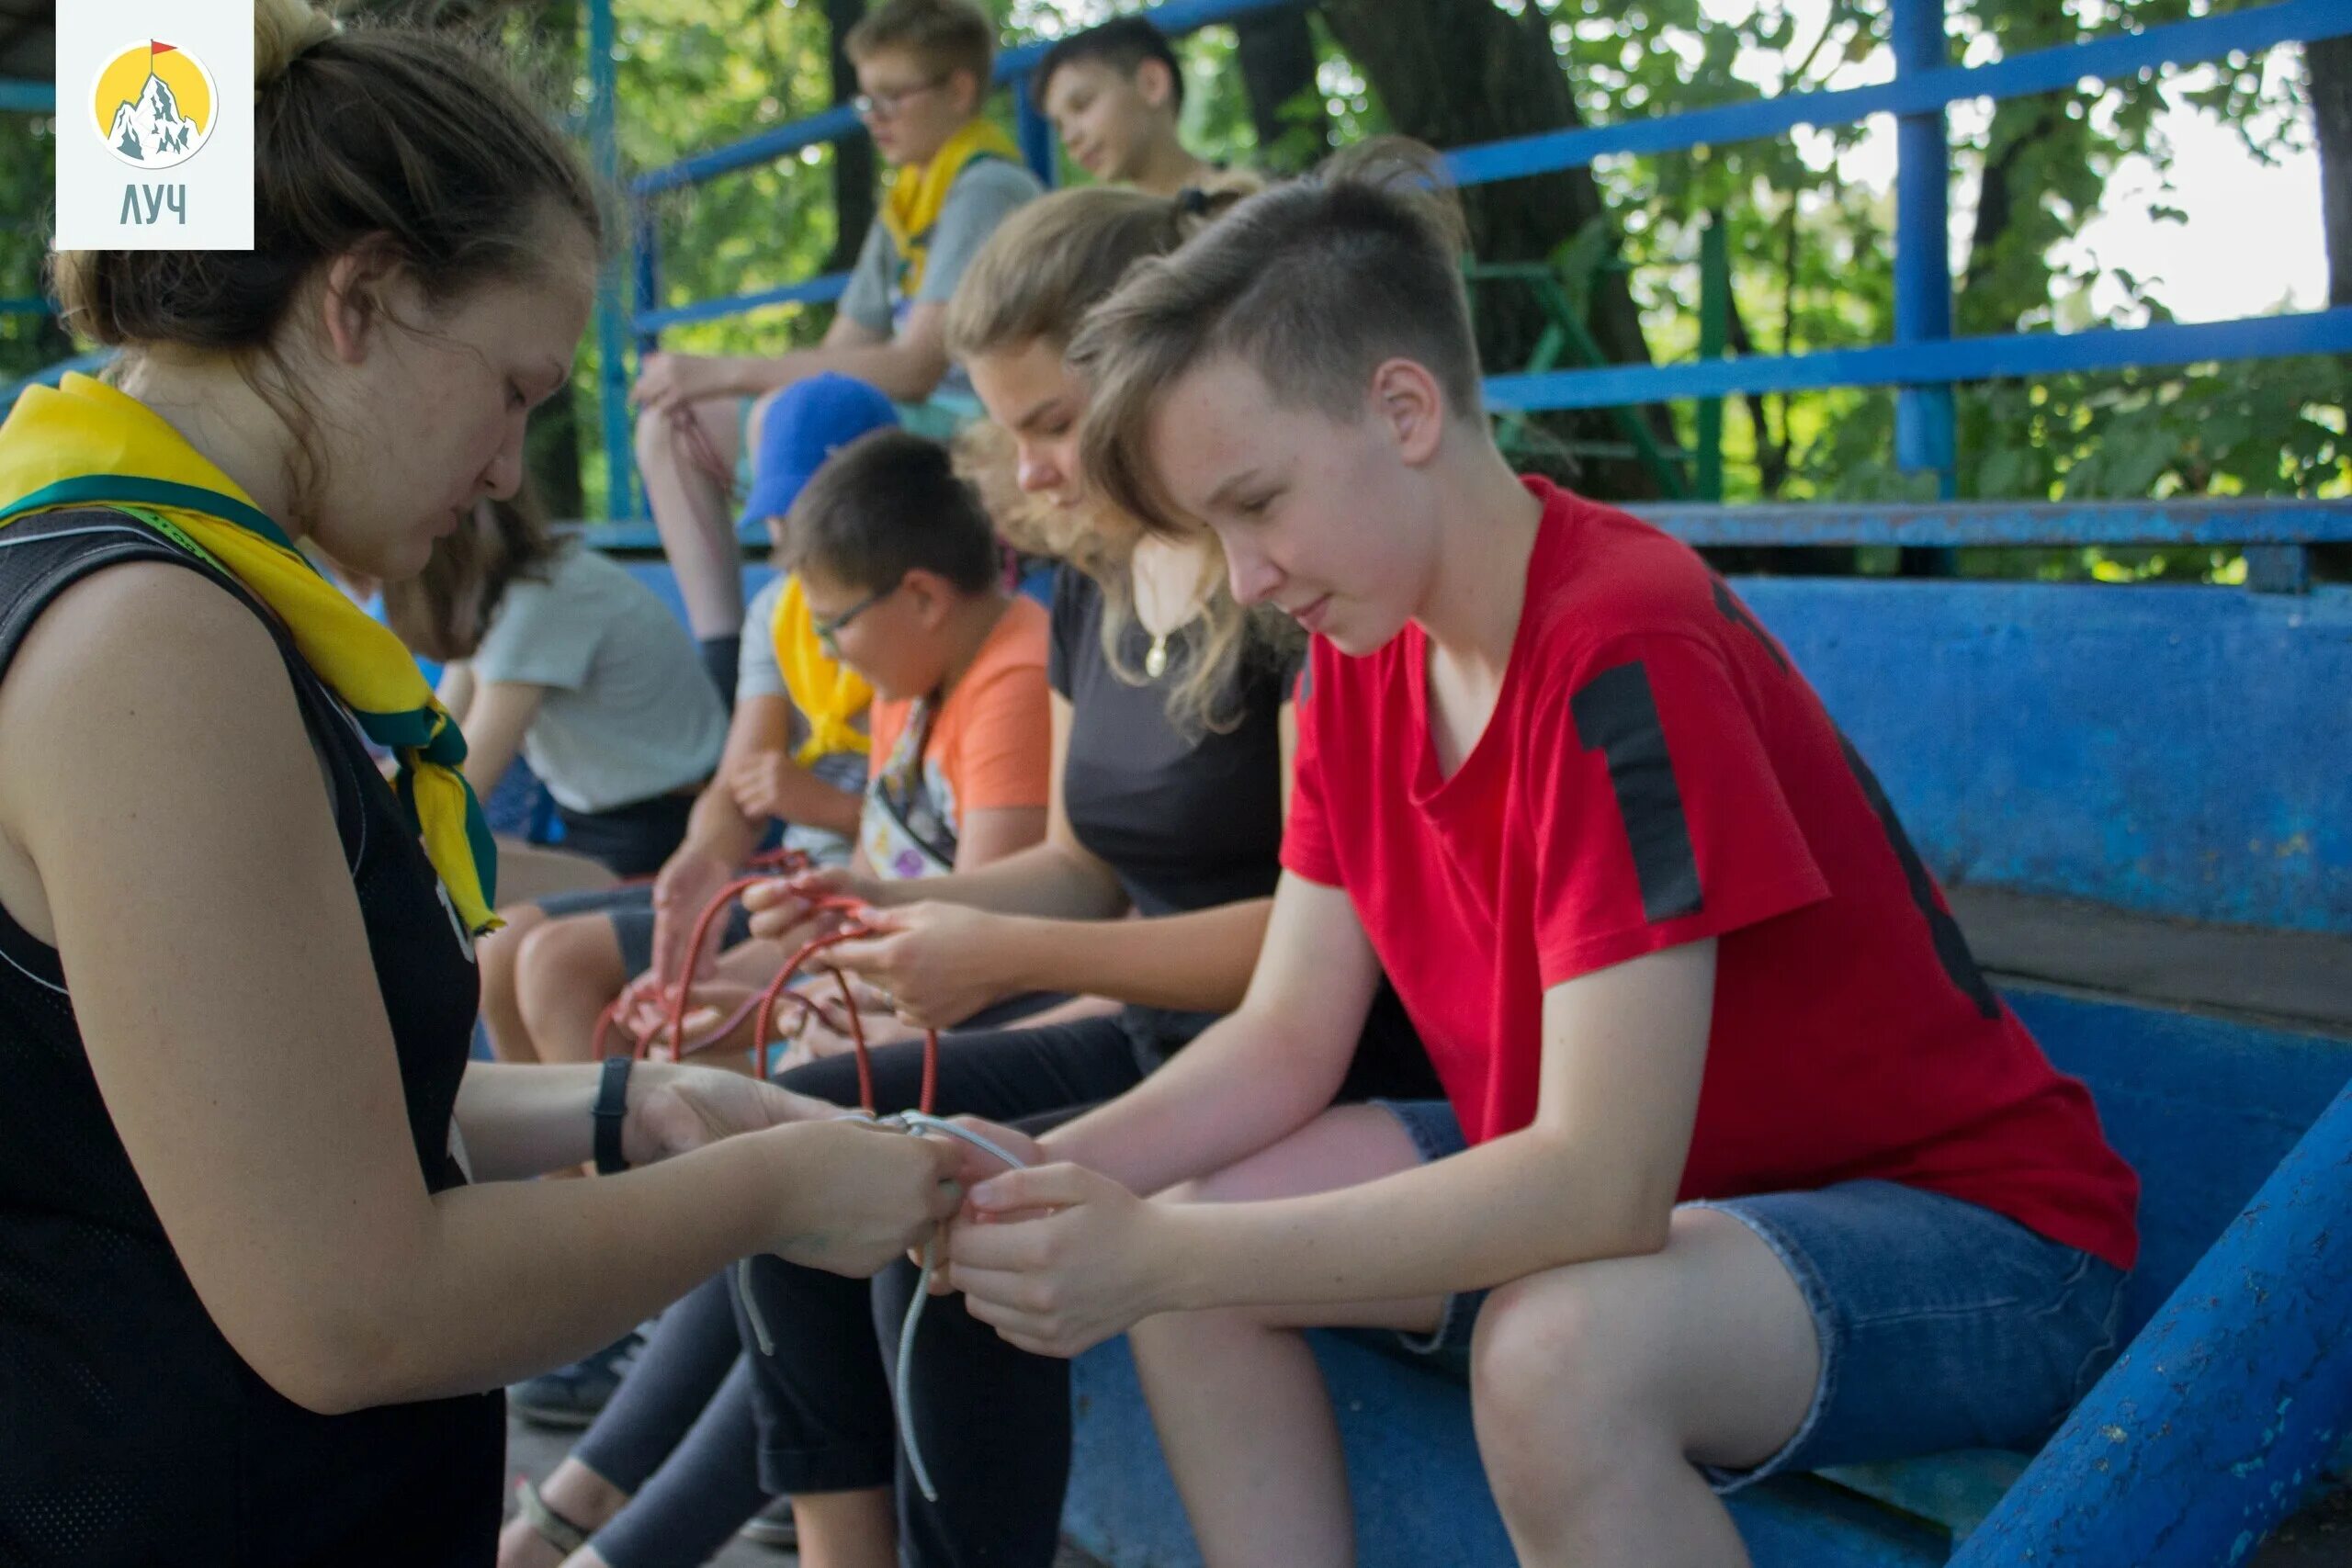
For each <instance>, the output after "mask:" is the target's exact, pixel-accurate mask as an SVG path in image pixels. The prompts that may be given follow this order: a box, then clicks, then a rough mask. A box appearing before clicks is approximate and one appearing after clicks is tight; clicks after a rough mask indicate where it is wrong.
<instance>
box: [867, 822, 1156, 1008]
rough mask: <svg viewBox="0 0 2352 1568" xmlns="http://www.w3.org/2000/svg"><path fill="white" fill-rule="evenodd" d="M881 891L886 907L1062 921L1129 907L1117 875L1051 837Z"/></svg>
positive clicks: (1104, 916)
mask: <svg viewBox="0 0 2352 1568" xmlns="http://www.w3.org/2000/svg"><path fill="white" fill-rule="evenodd" d="M876 894H877V895H878V897H877V898H876V902H878V903H880V904H883V905H886V906H887V905H891V904H914V903H920V902H922V901H924V900H927V899H932V900H936V901H938V902H940V903H943V904H963V905H967V906H968V907H970V908H975V909H986V910H988V911H989V913H991V914H997V915H1027V916H1035V917H1040V918H1043V919H1058V920H1107V919H1111V918H1112V917H1113V916H1114V915H1120V914H1124V913H1125V911H1126V907H1127V899H1126V895H1125V893H1124V892H1123V891H1121V889H1120V887H1119V884H1118V881H1117V879H1116V878H1115V877H1113V876H1112V875H1111V874H1109V873H1108V872H1107V871H1105V870H1103V868H1102V866H1101V865H1100V864H1098V863H1096V862H1094V861H1093V860H1092V859H1091V857H1088V856H1085V855H1082V854H1076V853H1072V852H1070V851H1069V850H1067V849H1065V848H1063V847H1062V846H1061V845H1059V844H1057V843H1055V842H1054V841H1053V840H1050V839H1049V840H1046V842H1044V843H1042V844H1033V845H1031V846H1030V847H1029V848H1027V849H1025V850H1021V851H1018V852H1015V853H1012V854H1009V855H1007V856H1005V857H1004V858H1003V859H1002V860H998V861H991V862H989V863H988V864H987V865H984V866H981V867H980V868H979V869H978V870H977V871H959V872H954V873H951V874H948V875H945V876H924V877H918V878H915V879H914V880H911V881H907V882H891V883H884V884H882V885H881V886H879V887H878V888H876ZM1058 988H1065V987H1057V989H1058Z"/></svg>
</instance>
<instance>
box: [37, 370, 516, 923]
mask: <svg viewBox="0 0 2352 1568" xmlns="http://www.w3.org/2000/svg"><path fill="white" fill-rule="evenodd" d="M82 506H90V507H110V508H112V509H114V510H116V511H119V512H120V513H123V514H124V515H126V516H130V517H134V518H137V519H139V520H140V521H141V522H142V523H145V524H146V525H148V526H150V527H152V528H153V529H154V530H155V531H156V532H157V533H158V534H159V535H161V536H163V537H164V538H165V539H167V540H169V541H170V542H171V543H173V544H175V545H176V546H178V547H180V548H182V549H185V550H187V551H188V552H189V553H190V554H192V555H196V556H198V557H200V558H203V559H205V560H207V561H209V562H210V563H211V564H212V565H214V566H216V567H218V568H220V570H222V571H225V572H227V573H228V574H229V575H230V576H231V577H233V578H235V579H236V580H237V581H239V582H240V583H243V585H244V587H245V590H246V592H250V593H251V594H253V595H254V598H256V599H259V600H260V601H261V602H262V603H263V604H266V605H267V606H268V607H269V609H270V611H271V613H272V614H274V615H277V618H278V620H279V621H280V622H281V623H282V624H283V625H284V626H285V627H286V630H287V631H288V634H289V635H290V636H291V637H293V639H294V646H295V649H297V650H298V651H299V652H300V654H301V655H302V658H303V660H305V661H306V662H308V663H309V665H310V666H311V669H312V670H313V671H316V672H317V673H318V676H319V678H320V679H321V680H322V681H324V682H326V683H327V685H328V687H329V688H330V689H332V690H333V691H334V694H335V695H336V696H338V697H340V698H341V699H342V700H343V702H344V704H345V705H346V706H348V707H349V708H350V709H351V710H352V714H353V716H355V717H356V718H357V719H358V721H359V726H360V728H362V729H363V730H365V731H366V732H367V734H368V737H369V738H370V739H373V740H375V741H376V742H377V744H379V745H380V746H385V747H389V748H390V750H392V753H393V754H394V755H395V756H396V757H397V758H398V759H399V760H400V774H399V777H398V778H397V779H396V780H395V781H394V787H395V788H396V789H397V791H398V793H399V795H400V799H401V806H402V807H405V808H406V810H407V812H408V815H409V818H410V819H411V820H412V821H413V823H414V824H415V826H416V829H417V832H418V834H419V836H420V837H421V838H422V839H423V840H424V852H425V856H426V858H427V859H429V860H430V861H432V863H433V869H434V870H435V871H436V872H438V873H440V875H441V881H442V884H443V886H446V887H447V889H448V893H449V901H450V903H451V904H452V905H453V906H455V908H456V909H457V911H458V916H459V918H461V919H463V920H464V921H465V922H466V925H467V927H468V929H469V930H470V931H474V932H475V933H476V934H480V933H481V932H483V931H492V930H494V929H495V928H496V927H497V925H498V923H499V922H498V919H497V917H496V916H494V915H493V914H492V913H491V907H492V904H493V903H495V902H496V900H497V897H498V891H497V884H498V858H497V856H498V852H497V850H496V848H495V847H494V846H493V844H492V840H491V836H490V828H489V825H488V824H487V823H486V822H485V821H484V820H483V819H482V815H481V805H480V804H479V803H478V802H476V800H475V799H474V793H473V790H472V789H471V788H470V787H469V785H468V784H467V783H466V777H465V774H464V773H461V772H459V771H458V765H459V764H460V763H462V762H463V761H465V760H466V742H465V738H464V737H463V736H461V735H459V734H458V726H457V724H456V723H455V721H453V720H452V719H451V718H450V716H449V713H448V710H447V709H446V708H444V707H442V706H441V705H440V704H438V703H437V702H435V701H434V698H433V688H432V687H430V686H428V685H426V684H425V682H424V674H423V672H422V671H419V670H418V669H417V667H416V660H415V659H414V658H413V657H412V656H411V655H410V653H409V651H408V649H406V648H405V647H403V646H401V640H400V639H399V638H398V637H394V636H393V635H392V634H391V632H390V630H389V629H387V628H386V627H384V626H381V625H379V624H378V623H377V622H376V621H374V620H373V619H371V618H369V616H368V613H367V612H366V611H364V610H362V609H360V608H359V606H358V605H356V604H353V603H352V602H351V601H350V600H349V599H348V598H346V597H345V595H344V593H343V592H342V590H340V589H338V588H336V587H335V586H334V584H333V583H331V582H329V581H327V580H326V579H325V578H323V577H322V576H320V575H319V572H318V570H317V569H315V568H314V567H312V566H311V563H310V561H309V560H308V559H307V558H305V557H304V556H303V555H302V553H301V552H300V550H297V549H296V548H295V547H294V546H293V544H292V543H291V542H290V541H289V540H288V538H287V537H286V535H285V532H284V531H283V530H281V529H280V528H279V527H278V526H277V524H276V523H274V522H272V521H271V520H270V519H269V517H268V516H267V514H266V513H263V512H262V511H261V509H260V508H258V507H256V506H255V505H254V502H253V498H252V497H251V496H249V495H247V494H246V493H245V492H244V491H242V490H240V489H238V488H237V485H236V483H235V481H234V480H232V479H230V478H229V476H228V475H226V474H224V473H222V472H221V471H220V469H219V468H215V467H214V466H213V465H212V464H211V463H210V462H209V460H208V459H206V457H204V455H203V454H202V453H199V452H198V451H197V449H196V448H195V447H193V446H189V445H188V444H187V441H186V440H185V439H183V438H182V436H181V435H180V434H179V432H177V431H175V430H174V429H173V428H172V427H171V426H170V425H169V424H168V423H164V420H163V418H162V417H161V416H159V415H158V414H156V413H155V412H153V410H151V409H149V408H148V407H147V406H146V405H145V404H143V403H141V402H140V401H139V400H137V399H136V398H133V397H130V396H129V395H128V394H127V393H124V392H120V391H118V390H116V389H114V388H112V387H109V386H107V385H106V384H105V383H103V382H100V381H96V380H93V379H92V378H89V377H87V376H79V375H69V376H67V377H66V378H65V380H64V384H63V385H62V386H61V387H59V388H57V389H54V390H51V389H49V388H47V387H33V388H29V389H27V390H26V391H25V393H24V395H23V396H21V397H20V398H18V399H17V406H16V408H15V409H14V410H13V411H11V412H10V413H9V415H8V418H7V423H6V424H0V528H5V527H6V526H7V525H9V524H11V523H14V522H16V521H17V519H19V518H22V517H27V516H29V515H31V514H32V513H38V512H54V511H58V510H61V509H62V508H66V507H82Z"/></svg>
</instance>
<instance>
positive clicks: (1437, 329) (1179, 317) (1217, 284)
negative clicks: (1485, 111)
mask: <svg viewBox="0 0 2352 1568" xmlns="http://www.w3.org/2000/svg"><path fill="white" fill-rule="evenodd" d="M1463 249H1464V228H1463V224H1462V215H1461V209H1460V208H1459V206H1458V205H1457V204H1456V203H1455V202H1454V201H1453V197H1452V193H1451V192H1450V191H1448V190H1446V189H1445V188H1444V187H1443V186H1442V185H1441V184H1440V182H1439V176H1438V164H1437V154H1436V153H1435V152H1431V151H1430V149H1429V148H1427V147H1424V146H1422V145H1421V144H1420V143H1419V142H1416V141H1407V140H1406V139H1404V138H1401V137H1386V138H1381V139H1379V140H1377V141H1370V142H1365V143H1363V144H1361V145H1359V146H1357V147H1353V148H1351V149H1349V150H1348V151H1347V152H1343V153H1340V154H1339V155H1337V156H1335V157H1333V158H1330V159H1329V160H1327V161H1326V162H1325V164H1324V166H1323V168H1322V169H1321V170H1320V171H1318V172H1317V174H1316V175H1311V176H1309V177H1308V178H1306V179H1301V180H1294V181H1291V182H1290V183H1288V184H1285V185H1280V186H1274V187H1272V189H1270V190H1266V191H1263V192H1261V193H1260V194H1259V195H1257V196H1253V197H1250V198H1249V199H1248V200H1246V201H1244V202H1242V203H1241V204H1240V205H1238V206H1237V207H1236V208H1235V209H1233V210H1232V211H1231V212H1229V213H1227V215H1226V216H1225V217H1224V218H1223V219H1221V220H1218V221H1217V222H1216V224H1215V225H1213V226H1211V227H1210V228H1209V229H1207V230H1205V231H1203V232H1202V233H1201V234H1200V235H1199V236H1198V237H1197V238H1194V239H1193V240H1190V241H1188V242H1186V243H1185V244H1184V245H1183V246H1182V248H1180V249H1179V250H1177V251H1176V252H1175V253H1173V254H1170V255H1167V256H1164V257H1160V258H1159V259H1157V260H1153V261H1148V262H1145V263H1142V264H1140V265H1137V266H1136V268H1135V269H1134V271H1132V272H1131V273H1129V274H1128V275H1127V277H1126V280H1125V282H1124V283H1122V284H1121V285H1120V286H1119V288H1118V290H1117V292H1116V293H1114V294H1113V295H1112V296H1111V298H1109V299H1106V300H1104V301H1103V303H1102V304H1101V305H1100V306H1098V307H1097V308H1096V309H1095V310H1093V311H1092V312H1091V314H1090V315H1089V316H1088V317H1087V320H1086V323H1085V325H1084V327H1083V328H1082V329H1081V330H1080V332H1079V333H1078V336H1077V338H1076V339H1075V340H1074V341H1073V342H1072V343H1071V344H1070V359H1071V362H1072V363H1073V364H1075V365H1077V366H1078V367H1080V369H1082V370H1084V371H1085V372H1086V373H1087V374H1088V375H1089V376H1090V377H1091V378H1092V381H1093V384H1094V396H1093V400H1092V401H1091V404H1090V405H1089V407H1088V411H1087V417H1086V425H1085V430H1084V433H1083V434H1084V446H1085V455H1086V457H1085V461H1086V476H1087V482H1088V483H1089V485H1090V486H1091V487H1092V488H1093V489H1094V490H1095V491H1096V492H1097V493H1099V494H1101V495H1103V496H1104V497H1105V498H1107V499H1108V500H1109V501H1110V502H1113V503H1114V504H1115V505H1117V506H1118V507H1120V508H1121V509H1122V510H1124V511H1125V512H1128V513H1133V514H1134V515H1135V517H1136V519H1137V521H1138V522H1140V523H1141V524H1142V525H1143V526H1144V527H1146V528H1149V529H1151V530H1153V531H1155V532H1165V533H1170V534H1176V533H1184V532H1188V531H1189V530H1190V527H1191V525H1190V524H1189V523H1188V521H1187V520H1186V519H1185V518H1183V517H1182V515H1181V513H1180V509H1179V508H1178V507H1177V506H1176V505H1175V503H1174V502H1173V500H1172V499H1171V498H1170V496H1169V495H1168V493H1167V491H1166V489H1165V488H1164V487H1163V486H1162V485H1161V483H1160V482H1159V472H1158V470H1157V468H1156V467H1155V466H1154V465H1153V463H1152V462H1151V460H1150V455H1149V453H1148V451H1147V450H1146V437H1147V433H1148V429H1149V425H1150V422H1151V415H1152V412H1153V411H1154V410H1155V409H1156V408H1157V407H1158V404H1159V398H1160V397H1161V396H1162V395H1163V394H1164V393H1165V392H1166V391H1167V389H1168V388H1169V387H1170V386H1171V385H1173V384H1174V383H1175V381H1176V380H1177V379H1178V378H1181V377H1182V375H1183V374H1184V373H1185V372H1186V371H1188V370H1190V369H1192V368H1193V367H1194V366H1197V365H1199V364H1201V363H1202V362H1204V361H1205V360H1208V359H1211V358H1214V357H1216V355H1224V354H1231V355H1238V356H1240V357H1241V358H1242V359H1243V360H1244V361H1245V362H1247V363H1248V364H1249V365H1250V367H1252V368H1253V369H1255V370H1256V371H1257V372H1258V374H1259V375H1260V376H1261V377H1263V378H1265V382H1266V385H1267V387H1268V388H1269V389H1270V390H1272V393H1273V396H1274V398H1275V400H1277V401H1278V402H1280V403H1282V404H1283V405H1285V406H1289V407H1306V408H1312V409H1316V410H1317V411H1319V412H1323V413H1326V414H1328V415H1329V416H1330V417H1331V418H1333V419H1338V420H1353V419H1355V418H1357V417H1358V416H1359V415H1360V414H1361V413H1362V412H1363V402H1364V398H1365V395H1366V392H1367V390H1368V389H1369V386H1370V381H1371V376H1372V372H1373V370H1374V367H1377V366H1378V365H1379V364H1380V363H1381V362H1382V361H1384V360H1387V359H1392V358H1398V357H1402V358H1408V359H1412V360H1415V361H1417V362H1419V364H1421V365H1423V366H1425V367H1428V369H1429V370H1430V372H1431V373H1432V374H1433V375H1434V376H1436V378H1437V379H1438V382H1439V384H1440V386H1441V387H1442V388H1443V389H1444V392H1445V396H1446V399H1447V400H1448V401H1449V402H1450V403H1451V404H1452V408H1451V409H1450V411H1449V412H1451V414H1452V415H1453V417H1454V418H1456V419H1465V420H1475V419H1477V418H1480V417H1481V402H1480V399H1479V391H1478V350H1477V345H1476V342H1475V340H1474V339H1473V338H1472V335H1471V328H1470V306H1469V301H1468V299H1467V297H1466V296H1465V294H1464V290H1463V285H1462V272H1461V265H1460V257H1461V254H1462V251H1463Z"/></svg>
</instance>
